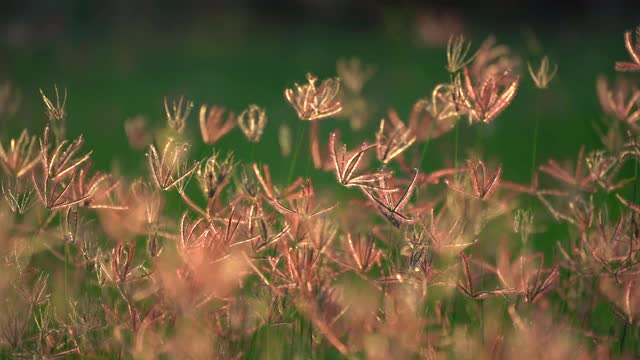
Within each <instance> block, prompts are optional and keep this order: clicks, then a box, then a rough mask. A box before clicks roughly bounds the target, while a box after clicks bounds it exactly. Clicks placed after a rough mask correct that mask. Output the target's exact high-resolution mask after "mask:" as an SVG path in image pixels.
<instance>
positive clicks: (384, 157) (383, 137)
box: [376, 117, 416, 165]
mask: <svg viewBox="0 0 640 360" xmlns="http://www.w3.org/2000/svg"><path fill="white" fill-rule="evenodd" d="M390 120H391V121H389V122H387V121H385V119H382V120H381V121H380V127H379V128H378V132H377V133H376V144H377V145H378V146H377V147H376V154H377V155H378V160H380V161H382V163H383V164H385V165H386V164H388V163H389V162H390V161H391V160H393V159H394V158H396V157H397V156H398V155H400V154H402V153H403V152H404V151H405V150H407V149H408V148H409V147H410V146H411V145H413V143H414V142H415V141H416V136H415V134H414V133H413V131H411V129H407V128H406V127H405V125H404V124H403V123H402V122H401V121H400V120H399V119H394V118H393V117H390ZM389 123H391V124H392V125H391V126H393V129H392V128H391V126H390V124H389Z"/></svg>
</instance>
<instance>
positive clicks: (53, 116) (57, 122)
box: [40, 85, 67, 144]
mask: <svg viewBox="0 0 640 360" xmlns="http://www.w3.org/2000/svg"><path fill="white" fill-rule="evenodd" d="M53 88H54V92H55V103H54V102H53V101H51V100H50V99H49V98H48V97H47V96H46V95H45V94H44V91H42V89H40V95H41V96H42V101H43V102H44V106H45V113H46V114H47V118H48V119H49V122H50V123H51V129H52V130H53V134H54V136H55V138H56V143H58V144H59V143H60V142H62V140H63V139H64V138H65V134H66V126H65V120H66V117H67V112H66V105H67V89H64V97H63V98H62V100H60V93H59V92H58V86H57V85H54V86H53Z"/></svg>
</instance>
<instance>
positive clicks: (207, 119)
mask: <svg viewBox="0 0 640 360" xmlns="http://www.w3.org/2000/svg"><path fill="white" fill-rule="evenodd" d="M225 111H226V110H225V108H223V107H219V106H212V107H210V108H209V111H207V105H202V106H201V107H200V133H201V135H202V141H203V142H204V143H205V144H207V145H212V144H215V143H216V142H217V141H218V140H220V139H221V138H222V137H223V136H225V135H226V134H228V133H229V132H230V131H231V130H233V128H234V127H235V126H236V117H235V114H234V113H233V111H229V113H228V115H227V119H226V120H223V117H224V113H225Z"/></svg>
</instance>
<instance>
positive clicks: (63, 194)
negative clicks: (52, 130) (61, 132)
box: [31, 127, 92, 210]
mask: <svg viewBox="0 0 640 360" xmlns="http://www.w3.org/2000/svg"><path fill="white" fill-rule="evenodd" d="M83 143H84V140H83V138H82V136H81V137H79V138H77V139H76V140H74V141H73V142H71V143H69V142H68V141H67V140H62V141H61V142H60V144H59V145H58V146H56V147H55V148H54V149H53V151H52V152H51V144H50V142H49V127H47V128H46V129H45V131H44V136H43V137H42V139H41V140H40V165H41V166H40V167H36V169H34V171H33V172H32V173H31V175H32V176H31V177H32V180H33V184H34V187H35V189H36V193H37V194H38V198H39V199H40V200H41V201H42V203H43V204H44V206H45V207H46V208H48V209H50V210H56V209H60V208H65V207H68V206H73V205H76V204H79V203H81V202H83V201H85V200H87V199H88V198H89V197H90V195H86V196H83V197H80V198H73V197H72V196H71V195H72V192H71V189H72V187H73V186H72V185H73V184H74V182H75V181H76V177H77V174H78V171H79V169H80V167H81V166H82V165H83V164H84V163H86V162H87V161H89V157H90V156H91V153H92V152H91V151H90V152H89V153H87V154H85V155H82V156H80V155H78V152H79V151H80V148H81V147H82V144H83Z"/></svg>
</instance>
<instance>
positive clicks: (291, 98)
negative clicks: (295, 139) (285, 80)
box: [284, 74, 342, 121]
mask: <svg viewBox="0 0 640 360" xmlns="http://www.w3.org/2000/svg"><path fill="white" fill-rule="evenodd" d="M307 81H308V83H307V84H304V85H298V84H295V87H294V88H293V89H286V90H285V92H284V96H285V98H286V99H287V101H288V102H289V104H291V106H292V107H293V109H294V110H295V111H296V113H297V114H298V118H300V120H308V121H313V120H320V119H325V118H328V117H332V116H335V115H337V114H338V113H340V111H342V104H341V103H340V101H339V100H338V99H337V96H338V92H339V90H340V79H338V78H332V79H326V80H323V81H322V82H321V83H320V85H319V86H317V87H316V82H317V81H318V78H317V77H316V76H315V75H312V74H307Z"/></svg>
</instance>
